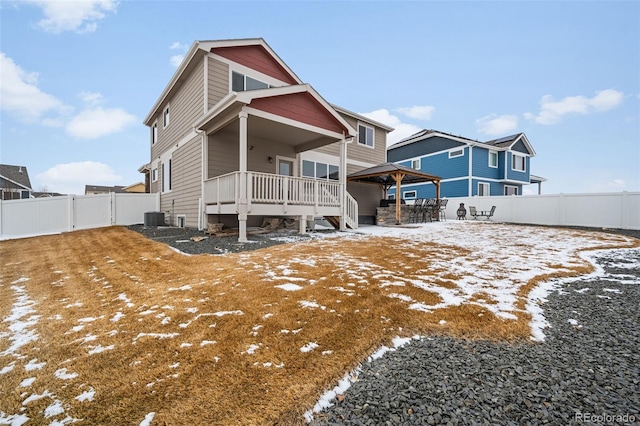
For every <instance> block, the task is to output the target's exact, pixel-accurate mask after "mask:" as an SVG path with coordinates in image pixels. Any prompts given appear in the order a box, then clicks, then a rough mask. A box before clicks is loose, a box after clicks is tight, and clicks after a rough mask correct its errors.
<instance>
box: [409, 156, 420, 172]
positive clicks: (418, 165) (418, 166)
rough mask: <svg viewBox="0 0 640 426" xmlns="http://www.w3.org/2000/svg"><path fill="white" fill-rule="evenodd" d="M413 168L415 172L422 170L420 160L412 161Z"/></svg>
mask: <svg viewBox="0 0 640 426" xmlns="http://www.w3.org/2000/svg"><path fill="white" fill-rule="evenodd" d="M411 168H412V169H415V170H420V159H419V158H418V159H417V160H411Z"/></svg>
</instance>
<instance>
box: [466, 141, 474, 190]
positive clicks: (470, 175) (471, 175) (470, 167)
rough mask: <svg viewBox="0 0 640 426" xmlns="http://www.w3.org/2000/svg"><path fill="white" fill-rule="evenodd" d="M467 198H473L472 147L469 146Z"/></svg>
mask: <svg viewBox="0 0 640 426" xmlns="http://www.w3.org/2000/svg"><path fill="white" fill-rule="evenodd" d="M467 192H468V194H469V195H468V197H472V196H473V145H469V189H468V191H467Z"/></svg>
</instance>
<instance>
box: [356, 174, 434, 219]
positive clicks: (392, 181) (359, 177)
mask: <svg viewBox="0 0 640 426" xmlns="http://www.w3.org/2000/svg"><path fill="white" fill-rule="evenodd" d="M440 180H441V178H440V177H439V176H434V175H430V174H428V173H424V172H421V171H420V170H415V169H412V168H410V167H406V166H401V165H399V164H396V163H383V164H380V165H377V166H374V167H370V168H368V169H364V170H360V171H359V172H355V173H352V174H350V175H349V176H347V182H362V183H373V184H378V185H380V186H382V187H383V191H384V194H385V197H386V193H387V191H388V190H389V188H391V187H392V186H395V187H396V224H397V225H400V224H401V221H402V220H401V218H402V215H401V212H400V204H401V199H402V197H401V195H400V194H402V192H401V188H402V184H405V185H406V184H411V183H420V182H433V184H434V185H435V186H436V199H437V200H438V201H439V200H440Z"/></svg>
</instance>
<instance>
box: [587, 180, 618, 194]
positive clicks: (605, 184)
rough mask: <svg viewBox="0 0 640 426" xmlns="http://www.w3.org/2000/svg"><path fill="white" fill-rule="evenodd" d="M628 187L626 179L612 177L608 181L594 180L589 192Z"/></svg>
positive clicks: (614, 190) (615, 190) (616, 190)
mask: <svg viewBox="0 0 640 426" xmlns="http://www.w3.org/2000/svg"><path fill="white" fill-rule="evenodd" d="M626 189H627V183H626V182H625V181H624V179H611V180H608V181H599V182H594V183H593V184H592V185H591V188H590V189H589V192H620V191H625V190H626Z"/></svg>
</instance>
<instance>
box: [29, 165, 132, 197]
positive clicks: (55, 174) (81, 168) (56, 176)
mask: <svg viewBox="0 0 640 426" xmlns="http://www.w3.org/2000/svg"><path fill="white" fill-rule="evenodd" d="M36 179H38V180H39V181H41V182H42V184H43V185H45V186H46V187H47V188H49V190H51V191H55V192H61V193H65V194H82V193H84V185H96V184H104V185H114V184H116V183H118V182H119V181H121V180H122V178H121V177H120V176H118V175H117V174H116V173H115V172H114V171H113V169H111V167H109V166H108V165H106V164H104V163H99V162H96V161H82V162H76V163H65V164H57V165H55V166H53V167H52V168H50V169H49V170H47V171H45V172H44V173H40V174H38V175H37V176H36Z"/></svg>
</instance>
